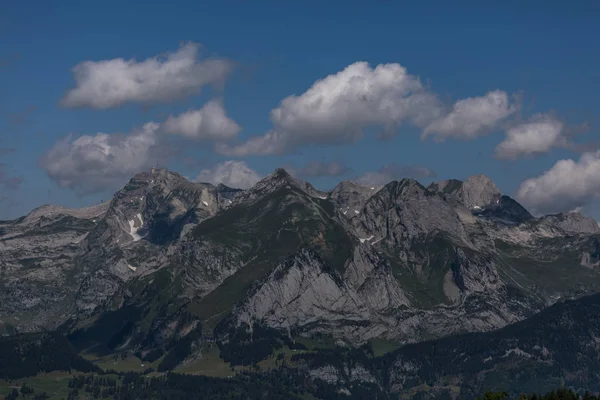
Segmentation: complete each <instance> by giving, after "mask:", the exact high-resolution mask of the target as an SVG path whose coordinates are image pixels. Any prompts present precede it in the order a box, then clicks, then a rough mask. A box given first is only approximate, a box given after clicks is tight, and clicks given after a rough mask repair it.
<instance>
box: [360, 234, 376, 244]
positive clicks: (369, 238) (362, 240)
mask: <svg viewBox="0 0 600 400" xmlns="http://www.w3.org/2000/svg"><path fill="white" fill-rule="evenodd" d="M373 238H374V236H373V235H371V236H369V237H368V238H366V239H361V238H358V240H360V242H361V243H364V242H365V241H368V240H371V239H373Z"/></svg>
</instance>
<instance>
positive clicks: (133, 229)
mask: <svg viewBox="0 0 600 400" xmlns="http://www.w3.org/2000/svg"><path fill="white" fill-rule="evenodd" d="M142 225H144V220H143V219H142V214H140V213H138V214H137V215H136V216H135V217H134V218H133V219H132V220H130V221H129V234H130V235H131V237H132V238H133V241H134V242H137V241H138V240H140V239H141V238H142V237H141V236H140V235H139V234H138V231H139V230H140V228H141V227H142Z"/></svg>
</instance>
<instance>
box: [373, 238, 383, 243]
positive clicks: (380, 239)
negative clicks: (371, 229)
mask: <svg viewBox="0 0 600 400" xmlns="http://www.w3.org/2000/svg"><path fill="white" fill-rule="evenodd" d="M382 240H383V238H379V239H377V240H376V241H374V242H372V243H371V244H372V245H373V244H375V243H379V242H381V241H382Z"/></svg>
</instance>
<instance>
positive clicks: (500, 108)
mask: <svg viewBox="0 0 600 400" xmlns="http://www.w3.org/2000/svg"><path fill="white" fill-rule="evenodd" d="M517 109H518V106H517V104H515V103H514V102H511V99H509V96H508V94H507V93H506V92H503V91H501V90H495V91H491V92H489V93H487V94H486V95H485V96H481V97H471V98H467V99H462V100H458V101H457V102H456V103H455V104H454V105H453V106H451V107H447V106H446V105H444V104H443V103H442V102H441V101H440V100H439V98H438V96H437V95H436V94H435V93H433V92H431V91H430V90H429V89H428V88H427V87H425V86H424V85H423V84H422V83H421V81H420V79H419V78H418V77H417V76H415V75H411V74H409V73H408V72H407V70H406V68H404V67H403V66H401V65H400V64H396V63H392V64H379V65H377V66H376V67H375V68H372V67H371V66H370V65H369V64H368V63H366V62H356V63H354V64H351V65H349V66H347V67H346V68H344V69H343V70H341V71H339V72H337V73H335V74H332V75H329V76H327V77H325V78H323V79H321V80H318V81H316V82H315V83H314V84H313V85H312V86H311V87H310V88H309V89H308V90H307V91H305V92H304V93H302V94H300V95H293V96H289V97H286V98H285V99H283V100H282V101H281V103H280V104H279V106H278V107H277V108H275V109H273V110H271V114H270V118H271V122H272V124H273V127H272V129H271V130H269V131H268V132H267V133H265V134H264V135H262V136H255V137H251V138H249V139H248V140H247V141H246V142H245V143H241V144H237V145H229V144H221V145H220V146H218V147H217V152H219V153H220V154H223V155H229V156H236V157H243V156H248V155H267V154H285V153H290V152H293V151H294V150H295V149H296V148H297V147H300V146H307V145H336V144H344V143H353V142H355V141H357V140H358V139H360V138H361V137H362V136H363V135H364V132H365V131H367V130H368V131H371V130H375V131H377V132H378V136H379V137H380V138H387V137H390V136H393V135H394V134H396V132H397V130H398V128H399V127H400V126H401V125H402V124H404V123H410V124H412V125H414V126H416V127H418V128H422V129H423V135H422V137H423V138H426V137H429V136H433V137H434V138H435V139H436V140H438V141H443V140H445V139H447V138H459V139H474V138H475V137H477V136H480V135H483V134H486V133H487V132H489V131H490V130H492V129H494V128H496V127H497V125H498V124H499V123H500V122H502V121H503V120H504V119H506V118H507V117H509V116H510V115H511V114H513V113H514V112H515V111H516V110H517Z"/></svg>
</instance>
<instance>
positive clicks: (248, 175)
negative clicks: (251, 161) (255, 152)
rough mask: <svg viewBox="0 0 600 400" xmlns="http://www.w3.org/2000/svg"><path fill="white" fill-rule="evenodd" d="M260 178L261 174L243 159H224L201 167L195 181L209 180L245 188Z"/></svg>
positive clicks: (216, 183)
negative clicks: (215, 163)
mask: <svg viewBox="0 0 600 400" xmlns="http://www.w3.org/2000/svg"><path fill="white" fill-rule="evenodd" d="M261 179H262V176H261V175H260V174H259V173H258V172H256V171H255V170H253V169H252V168H250V167H249V166H248V164H246V163H245V162H243V161H231V160H230V161H224V162H221V163H219V164H217V165H215V166H214V167H212V168H207V169H203V170H202V171H200V173H199V174H198V176H197V177H196V179H195V181H196V182H209V183H212V184H214V185H218V184H219V183H222V184H223V185H226V186H229V187H233V188H239V189H247V188H249V187H252V186H254V185H255V184H256V182H258V181H259V180H261Z"/></svg>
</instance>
